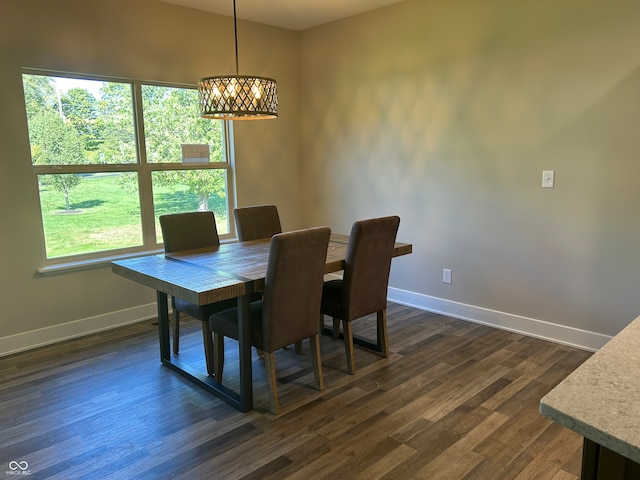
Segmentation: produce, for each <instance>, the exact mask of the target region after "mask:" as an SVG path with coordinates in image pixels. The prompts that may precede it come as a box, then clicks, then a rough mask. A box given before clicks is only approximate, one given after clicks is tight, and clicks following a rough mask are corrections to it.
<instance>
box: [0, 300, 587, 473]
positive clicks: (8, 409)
mask: <svg viewBox="0 0 640 480" xmlns="http://www.w3.org/2000/svg"><path fill="white" fill-rule="evenodd" d="M387 316H388V324H389V340H390V350H391V352H390V353H391V354H390V358H388V359H383V358H381V357H379V356H378V355H376V354H374V353H370V352H368V351H366V350H363V349H361V348H358V347H356V367H357V372H356V375H353V376H352V375H349V374H347V372H346V361H345V357H344V348H343V346H342V343H341V341H336V340H333V338H330V337H327V336H323V337H322V339H321V347H322V363H323V369H324V383H325V390H324V391H322V392H318V391H316V390H315V389H314V388H313V371H312V366H311V361H310V357H309V346H308V344H306V343H305V344H304V345H303V353H302V355H296V354H295V352H294V349H293V347H292V348H290V349H285V350H281V351H279V352H277V353H276V368H277V371H278V389H279V396H280V406H281V411H282V413H281V414H280V415H279V416H277V417H276V416H273V415H271V414H270V413H269V401H268V397H267V384H266V377H265V372H264V365H263V363H262V362H261V361H260V359H259V358H258V357H257V355H255V354H254V357H253V372H254V395H255V407H256V408H255V410H253V411H251V412H249V413H244V414H243V413H240V412H238V411H237V410H235V409H234V408H233V407H230V406H229V405H227V404H225V403H224V402H222V401H221V400H218V399H217V398H216V397H214V396H212V395H210V394H208V393H206V392H204V391H203V390H201V389H199V388H198V387H196V386H194V385H192V384H191V383H189V382H186V381H185V380H184V379H182V378H181V377H180V376H178V375H177V374H176V373H174V372H172V371H170V370H169V369H167V368H165V367H163V366H161V365H160V362H159V351H158V350H159V349H158V344H157V329H156V327H155V326H154V325H152V324H151V322H145V323H140V324H136V325H132V326H128V327H123V328H119V329H116V330H112V331H109V332H106V333H102V334H98V335H92V336H89V337H85V338H82V339H78V340H73V341H69V342H65V343H61V344H58V345H54V346H50V347H46V348H42V349H38V350H34V351H30V352H25V353H21V354H17V355H14V356H11V357H5V358H0V431H1V432H2V433H1V435H0V478H4V477H3V475H5V474H6V475H7V478H13V477H11V476H10V474H11V473H14V471H13V470H11V468H10V465H11V466H13V467H14V468H15V466H16V464H15V463H12V462H27V463H28V469H29V471H30V472H31V478H36V479H100V480H103V479H132V478H135V479H136V480H140V479H150V480H156V479H170V478H175V479H336V478H339V479H341V480H347V479H366V480H371V479H383V480H391V479H403V480H404V479H414V478H415V479H438V480H439V479H455V480H466V479H473V480H485V479H486V480H496V479H499V480H507V479H519V480H530V479H548V480H572V479H573V480H576V479H577V478H579V473H580V458H581V452H582V439H581V437H579V436H578V435H577V434H575V433H573V432H570V431H568V430H566V429H564V428H562V427H559V426H557V425H556V424H554V423H552V422H550V421H548V420H546V419H545V418H544V417H542V416H541V415H540V414H539V413H538V404H539V401H540V398H542V396H544V395H545V394H546V393H547V392H548V391H549V390H550V389H551V388H552V387H553V386H554V385H556V384H557V383H558V382H560V381H561V380H562V379H563V378H565V377H566V376H567V375H568V374H569V373H570V372H571V371H573V370H574V369H575V368H576V367H577V366H578V365H580V364H581V363H582V362H584V361H585V360H586V359H587V358H588V357H589V356H590V353H588V352H584V351H581V350H577V349H574V348H570V347H567V346H562V345H557V344H554V343H550V342H546V341H543V340H538V339H533V338H529V337H526V336H522V335H518V334H515V333H509V332H505V331H501V330H496V329H493V328H490V327H485V326H481V325H476V324H472V323H468V322H464V321H460V320H455V319H451V318H447V317H443V316H440V315H436V314H432V313H428V312H423V311H420V310H416V309H412V308H409V307H404V306H401V305H396V304H389V308H388V315H387ZM184 318H185V320H186V321H183V322H182V323H181V327H182V336H181V353H180V356H181V358H183V359H185V360H188V361H189V362H191V363H194V364H196V365H199V366H200V367H201V368H203V369H204V361H203V353H202V337H201V331H200V324H199V322H197V321H194V320H191V319H188V317H184ZM328 320H329V319H327V321H328ZM374 328H375V317H374V316H372V317H371V318H368V319H365V320H360V321H359V322H356V323H354V330H355V331H356V332H357V333H359V334H361V335H373V332H374ZM225 353H226V363H225V376H224V382H225V384H227V385H230V386H234V385H235V384H236V383H235V382H237V345H236V343H235V342H234V341H232V340H228V341H227V343H226V352H225ZM23 465H24V464H23Z"/></svg>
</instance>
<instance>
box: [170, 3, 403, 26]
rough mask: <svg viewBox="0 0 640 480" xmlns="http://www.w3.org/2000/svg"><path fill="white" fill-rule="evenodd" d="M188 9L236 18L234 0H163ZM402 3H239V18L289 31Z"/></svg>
mask: <svg viewBox="0 0 640 480" xmlns="http://www.w3.org/2000/svg"><path fill="white" fill-rule="evenodd" d="M162 1H164V2H167V3H175V4H177V5H183V6H185V7H191V8H196V9H199V10H206V11H209V12H213V13H219V14H222V15H227V16H230V17H232V16H233V0H162ZM401 1H403V0H237V1H236V12H237V16H238V18H240V19H243V20H251V21H252V22H258V23H264V24H266V25H273V26H276V27H282V28H288V29H290V30H305V29H307V28H311V27H315V26H317V25H322V24H324V23H329V22H333V21H334V20H339V19H341V18H345V17H350V16H352V15H356V14H358V13H362V12H366V11H369V10H375V9H376V8H380V7H384V6H387V5H391V4H393V3H400V2H401Z"/></svg>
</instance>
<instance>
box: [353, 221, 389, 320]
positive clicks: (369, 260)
mask: <svg viewBox="0 0 640 480" xmlns="http://www.w3.org/2000/svg"><path fill="white" fill-rule="evenodd" d="M399 226H400V217H397V216H391V217H382V218H373V219H370V220H361V221H358V222H355V223H354V224H353V226H352V227H351V235H350V236H349V245H348V246H347V254H346V258H345V268H344V276H343V281H344V283H343V291H342V302H343V311H344V312H345V316H346V317H348V318H346V319H344V320H354V319H356V318H360V317H363V316H365V315H369V314H371V313H374V312H378V311H380V310H382V309H384V308H386V305H387V289H388V286H389V272H390V270H391V259H392V258H393V248H394V244H395V241H396V235H397V233H398V227H399Z"/></svg>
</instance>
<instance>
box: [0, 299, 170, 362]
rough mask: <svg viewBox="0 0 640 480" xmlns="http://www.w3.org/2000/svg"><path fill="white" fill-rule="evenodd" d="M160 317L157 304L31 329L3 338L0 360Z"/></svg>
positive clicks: (0, 342) (0, 346) (0, 341)
mask: <svg viewBox="0 0 640 480" xmlns="http://www.w3.org/2000/svg"><path fill="white" fill-rule="evenodd" d="M157 316H158V310H157V308H156V304H155V303H149V304H146V305H140V306H138V307H133V308H128V309H125V310H118V311H116V312H110V313H105V314H104V315H97V316H95V317H89V318H83V319H80V320H74V321H71V322H67V323H62V324H60V325H53V326H51V327H46V328H40V329H38V330H31V331H29V332H24V333H18V334H16V335H9V336H8V337H0V357H3V356H6V355H11V354H13V353H18V352H22V351H25V350H31V349H33V348H37V347H43V346H45V345H50V344H52V343H58V342H62V341H64V340H70V339H72V338H77V337H82V336H84V335H89V334H91V333H97V332H101V331H104V330H110V329H112V328H116V327H121V326H123V325H128V324H131V323H136V322H141V321H144V320H148V319H151V318H155V317H157Z"/></svg>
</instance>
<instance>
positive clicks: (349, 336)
mask: <svg viewBox="0 0 640 480" xmlns="http://www.w3.org/2000/svg"><path fill="white" fill-rule="evenodd" d="M342 329H343V331H344V350H345V353H346V354H347V371H348V372H349V373H350V374H351V375H353V374H355V373H356V360H355V354H354V351H353V330H352V329H351V322H348V321H346V320H344V321H343V322H342Z"/></svg>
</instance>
